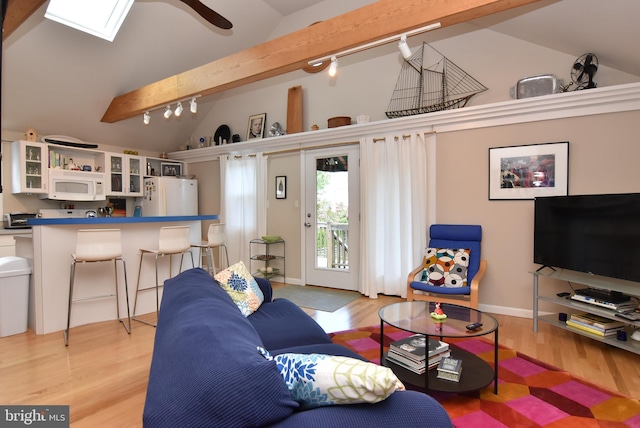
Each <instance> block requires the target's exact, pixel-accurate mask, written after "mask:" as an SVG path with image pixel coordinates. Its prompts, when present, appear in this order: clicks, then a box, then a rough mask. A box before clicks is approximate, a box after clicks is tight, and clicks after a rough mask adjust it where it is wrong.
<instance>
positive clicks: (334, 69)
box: [329, 56, 338, 77]
mask: <svg viewBox="0 0 640 428" xmlns="http://www.w3.org/2000/svg"><path fill="white" fill-rule="evenodd" d="M337 72H338V58H336V57H335V56H332V57H331V65H330V66H329V76H331V77H333V76H335V75H336V73H337Z"/></svg>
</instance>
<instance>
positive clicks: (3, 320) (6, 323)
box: [0, 256, 31, 337]
mask: <svg viewBox="0 0 640 428" xmlns="http://www.w3.org/2000/svg"><path fill="white" fill-rule="evenodd" d="M30 275H31V268H30V267H29V261H28V260H27V259H24V258H22V257H13V256H9V257H2V258H0V337H5V336H11V335H12V334H18V333H24V332H25V331H27V323H28V319H29V276H30Z"/></svg>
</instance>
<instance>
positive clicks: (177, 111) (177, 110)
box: [142, 94, 202, 125]
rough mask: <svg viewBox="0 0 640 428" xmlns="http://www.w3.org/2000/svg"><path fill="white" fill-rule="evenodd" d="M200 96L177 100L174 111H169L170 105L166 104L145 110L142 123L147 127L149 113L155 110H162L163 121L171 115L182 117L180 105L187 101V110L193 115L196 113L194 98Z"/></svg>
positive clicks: (196, 105) (182, 109)
mask: <svg viewBox="0 0 640 428" xmlns="http://www.w3.org/2000/svg"><path fill="white" fill-rule="evenodd" d="M201 96H202V95H200V94H198V95H194V96H192V97H189V98H183V99H181V100H177V101H176V108H175V110H172V109H171V104H167V105H166V106H164V107H163V106H158V107H154V108H151V109H149V110H146V111H145V112H144V114H143V116H142V122H143V123H144V124H145V125H148V124H149V123H150V122H151V112H152V111H155V110H160V109H164V113H162V115H163V116H164V118H165V119H169V118H170V117H171V115H173V114H175V115H176V117H180V115H182V112H183V111H184V106H183V105H182V103H184V102H187V101H189V110H190V111H191V113H194V114H195V113H196V112H197V111H198V104H197V103H196V98H200V97H201Z"/></svg>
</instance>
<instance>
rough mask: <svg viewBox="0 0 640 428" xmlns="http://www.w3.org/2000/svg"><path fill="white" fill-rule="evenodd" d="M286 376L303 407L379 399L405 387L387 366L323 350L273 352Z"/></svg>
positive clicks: (266, 355)
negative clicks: (277, 353) (296, 352)
mask: <svg viewBox="0 0 640 428" xmlns="http://www.w3.org/2000/svg"><path fill="white" fill-rule="evenodd" d="M258 351H259V352H261V353H262V355H264V357H265V358H267V359H269V360H273V361H275V362H276V364H277V366H278V370H279V371H280V374H281V375H282V377H283V378H284V381H285V383H286V384H287V388H289V391H291V398H293V399H294V400H296V401H297V402H299V403H300V405H301V407H302V408H306V409H308V408H313V407H320V406H331V405H335V404H356V403H377V402H378V401H382V400H384V399H385V398H387V397H388V396H390V395H391V394H393V393H394V392H395V391H404V389H405V387H404V385H403V384H402V382H400V380H398V378H397V377H396V375H395V374H393V372H392V371H391V369H390V368H388V367H383V366H379V365H377V364H373V363H369V362H366V361H361V360H357V359H355V358H349V357H341V356H335V355H324V354H293V353H287V354H280V355H275V356H273V357H272V356H271V355H270V354H269V353H268V352H267V351H266V350H265V349H264V348H260V347H258Z"/></svg>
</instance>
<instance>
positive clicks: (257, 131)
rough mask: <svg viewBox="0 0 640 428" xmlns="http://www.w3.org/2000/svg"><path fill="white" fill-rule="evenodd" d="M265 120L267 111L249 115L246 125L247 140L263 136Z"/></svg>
mask: <svg viewBox="0 0 640 428" xmlns="http://www.w3.org/2000/svg"><path fill="white" fill-rule="evenodd" d="M266 121H267V113H261V114H254V115H253V116H249V126H248V127H247V141H248V140H251V139H253V138H262V137H263V136H264V126H265V122H266Z"/></svg>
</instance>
